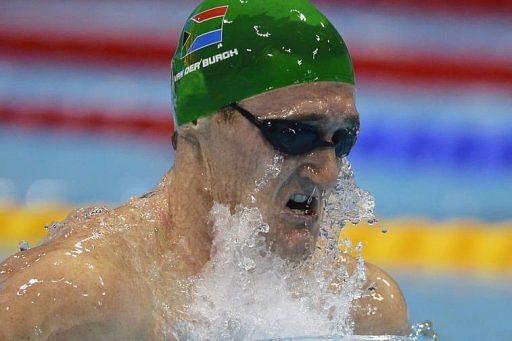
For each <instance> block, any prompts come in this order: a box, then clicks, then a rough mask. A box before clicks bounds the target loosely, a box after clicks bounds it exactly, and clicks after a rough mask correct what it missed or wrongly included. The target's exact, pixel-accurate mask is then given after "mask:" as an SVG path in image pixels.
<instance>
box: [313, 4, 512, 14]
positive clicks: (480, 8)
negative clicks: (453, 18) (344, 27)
mask: <svg viewBox="0 0 512 341" xmlns="http://www.w3.org/2000/svg"><path fill="white" fill-rule="evenodd" d="M313 2H316V3H329V4H332V5H336V6H340V7H341V6H347V7H365V8H366V7H370V8H372V9H377V10H382V9H386V10H389V9H390V8H391V9H392V8H398V9H404V10H408V11H411V10H416V11H425V10H427V11H432V12H455V13H457V14H459V15H460V14H474V15H476V16H482V14H496V13H501V14H507V13H508V14H510V13H511V12H512V2H511V1H510V0H466V1H460V0H430V1H411V0H387V1H381V0H358V1H353V0H314V1H313Z"/></svg>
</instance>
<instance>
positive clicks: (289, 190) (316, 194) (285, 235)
mask: <svg viewBox="0 0 512 341" xmlns="http://www.w3.org/2000/svg"><path fill="white" fill-rule="evenodd" d="M239 104H240V106H241V107H243V108H245V109H247V110H248V111H249V112H251V113H252V114H253V115H254V116H256V117H257V118H258V119H262V120H266V119H286V120H294V121H301V122H303V123H307V124H309V125H311V126H313V127H315V128H316V129H317V130H318V132H319V133H320V136H321V138H322V140H325V141H331V140H332V137H333V134H334V133H335V132H336V131H338V130H339V129H341V128H349V129H350V128H355V127H356V128H357V127H358V126H359V116H358V113H357V110H356V107H355V99H354V87H353V86H351V85H348V84H343V83H334V82H320V83H311V84H303V85H297V86H292V87H287V88H283V89H278V90H275V91H272V92H268V93H265V94H261V95H258V96H255V97H252V98H250V99H246V100H244V101H242V102H240V103H239ZM209 131H210V134H209V141H208V144H209V146H208V147H206V148H207V150H208V153H209V154H210V160H211V162H210V171H211V172H212V174H211V177H212V179H219V180H218V181H217V180H215V181H214V184H213V186H212V187H214V188H212V191H213V193H214V196H215V197H216V198H214V199H215V200H217V201H220V202H223V203H229V204H231V205H232V207H234V206H235V205H237V204H240V203H242V204H244V205H245V206H249V207H250V206H254V205H256V206H257V207H258V208H259V209H260V211H261V213H262V215H263V219H264V221H265V222H267V223H268V224H269V225H270V231H269V233H268V234H266V235H265V237H266V240H267V242H268V243H269V245H270V246H271V248H272V250H274V251H275V252H277V253H279V254H280V255H282V256H283V257H285V258H288V259H301V258H304V257H306V256H307V255H309V254H310V253H311V252H312V251H313V250H314V246H315V244H316V240H317V238H318V233H319V221H320V220H321V215H322V211H323V207H322V203H323V198H324V196H325V193H326V192H327V191H329V190H331V189H332V188H333V187H334V185H335V184H336V179H337V176H338V172H339V166H340V162H339V161H340V159H339V158H338V157H337V156H336V153H335V149H334V148H330V147H327V148H317V149H314V150H312V151H310V152H307V153H305V154H302V155H295V156H291V155H286V154H282V153H279V152H277V151H276V150H275V148H274V147H273V146H272V145H271V144H270V143H269V142H268V141H267V140H266V139H265V138H264V137H263V135H262V133H261V132H260V130H259V129H258V128H257V127H256V126H255V125H253V124H251V123H250V122H249V121H248V120H247V119H245V118H244V117H243V116H242V115H241V114H239V113H238V112H236V111H233V114H232V116H231V119H230V120H229V121H228V122H226V120H225V117H224V118H223V116H222V115H217V116H214V117H212V122H211V127H210V129H209ZM213 154H214V155H213ZM276 156H278V157H279V156H280V157H282V163H281V171H280V172H279V174H277V175H275V176H270V178H269V179H268V180H267V181H268V182H267V183H266V185H263V186H262V187H261V188H260V189H259V190H258V191H256V192H255V187H256V183H257V182H258V181H259V180H260V179H262V178H263V177H264V174H265V171H266V169H267V168H268V167H269V166H270V165H272V163H273V160H274V159H275V157H276ZM267 173H268V171H267ZM251 194H253V196H254V197H255V199H256V200H255V202H253V201H252V200H251ZM308 199H309V204H308Z"/></svg>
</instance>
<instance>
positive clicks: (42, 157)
mask: <svg viewBox="0 0 512 341" xmlns="http://www.w3.org/2000/svg"><path fill="white" fill-rule="evenodd" d="M360 143H361V144H362V145H363V144H364V143H365V141H364V135H363V136H362V137H361V141H360ZM0 160H2V161H3V162H2V163H1V164H0V198H6V197H7V198H9V197H10V198H14V199H15V200H16V201H18V202H20V203H27V202H28V203H31V202H33V201H38V200H47V201H62V202H67V203H71V204H76V205H81V204H82V205H83V204H90V203H98V202H100V203H111V204H120V203H122V202H124V201H126V200H127V199H128V198H129V197H130V196H132V195H139V194H142V193H144V192H145V191H147V190H149V189H150V188H152V187H153V186H154V185H155V184H157V183H158V180H159V179H160V178H161V176H163V174H165V172H166V171H167V170H168V169H169V168H170V167H171V166H172V163H173V161H174V152H173V151H172V148H171V146H170V142H167V141H165V140H163V141H161V142H158V141H149V140H147V139H145V138H142V137H137V136H107V135H105V134H99V135H98V134H94V133H90V132H84V133H80V134H71V133H63V132H61V131H59V132H48V131H34V130H22V129H19V128H13V127H10V128H0ZM350 160H351V161H352V163H353V165H354V169H355V172H356V178H357V180H358V183H359V184H360V186H361V187H363V188H365V189H368V190H370V191H371V192H372V194H374V196H375V197H376V202H377V213H378V214H379V215H380V216H381V217H395V216H407V215H409V216H423V217H429V218H433V219H445V218H453V217H466V218H477V219H483V220H489V221H500V220H507V219H510V218H511V217H512V201H510V200H509V198H510V194H509V193H512V172H511V171H510V170H509V168H508V167H489V166H485V165H483V166H482V167H477V166H476V165H474V164H473V165H472V164H470V165H454V164H452V163H449V162H444V161H443V160H442V159H441V160H440V161H439V162H434V161H435V160H430V159H428V158H412V159H411V158H408V157H403V156H402V157H400V156H399V155H398V156H397V155H393V154H392V153H391V154H390V155H386V154H385V153H374V154H372V153H369V152H368V151H367V150H365V148H364V147H361V148H359V147H356V148H355V149H354V151H353V153H352V154H351V156H350ZM445 161H446V160H445ZM475 162H476V161H475ZM40 180H42V181H40ZM38 181H39V182H38ZM7 182H8V183H10V185H9V186H8V185H6V183H7ZM2 183H3V184H4V185H2ZM52 184H54V186H53V187H52Z"/></svg>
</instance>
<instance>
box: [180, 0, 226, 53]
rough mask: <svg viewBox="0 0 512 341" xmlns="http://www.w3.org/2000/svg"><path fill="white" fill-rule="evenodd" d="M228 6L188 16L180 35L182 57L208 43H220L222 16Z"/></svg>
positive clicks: (222, 24) (224, 14)
mask: <svg viewBox="0 0 512 341" xmlns="http://www.w3.org/2000/svg"><path fill="white" fill-rule="evenodd" d="M228 7H229V6H227V5H226V6H219V7H215V8H211V9H209V10H206V11H203V12H201V13H198V14H196V15H194V16H193V17H192V18H190V21H189V23H188V25H187V26H189V27H190V28H189V29H188V30H187V29H185V30H184V32H183V37H182V46H183V47H182V51H181V53H182V56H183V57H182V58H184V57H186V56H188V55H189V54H191V53H194V52H196V51H198V50H200V49H202V48H205V47H207V46H210V45H214V44H219V43H222V30H223V27H224V17H225V16H226V13H227V12H228Z"/></svg>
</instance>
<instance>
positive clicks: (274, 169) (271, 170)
mask: <svg viewBox="0 0 512 341" xmlns="http://www.w3.org/2000/svg"><path fill="white" fill-rule="evenodd" d="M283 161H284V158H283V156H282V155H281V154H276V155H274V158H273V159H272V163H271V164H268V165H267V166H266V167H265V173H264V174H263V176H262V177H261V178H260V179H259V180H256V181H255V182H254V185H255V188H254V191H253V192H252V193H251V194H250V199H251V202H252V203H253V204H254V203H256V194H258V193H259V191H260V190H261V189H262V188H263V187H265V185H267V184H268V182H269V181H270V180H272V179H275V178H276V177H277V176H278V175H279V173H281V167H282V165H283Z"/></svg>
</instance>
